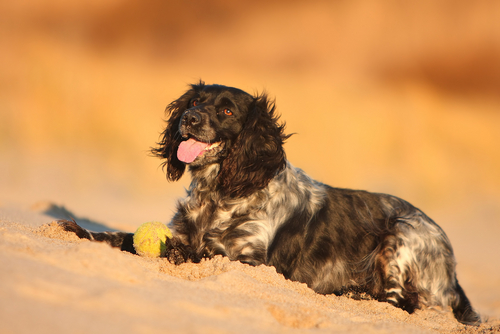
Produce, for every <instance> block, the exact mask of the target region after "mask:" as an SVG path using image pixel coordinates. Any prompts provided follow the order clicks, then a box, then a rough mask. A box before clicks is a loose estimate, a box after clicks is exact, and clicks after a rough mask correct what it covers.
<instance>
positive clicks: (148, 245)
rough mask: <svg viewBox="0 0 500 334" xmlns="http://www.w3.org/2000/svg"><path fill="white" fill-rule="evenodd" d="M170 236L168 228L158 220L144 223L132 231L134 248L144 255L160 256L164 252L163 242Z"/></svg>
mask: <svg viewBox="0 0 500 334" xmlns="http://www.w3.org/2000/svg"><path fill="white" fill-rule="evenodd" d="M167 238H172V232H170V229H169V228H168V227H167V226H166V225H165V224H162V223H159V222H148V223H144V224H142V225H141V226H139V228H138V229H137V231H135V233H134V238H133V239H134V248H135V251H136V252H137V254H139V255H140V256H145V257H160V256H162V255H164V254H165V250H166V246H165V242H166V241H167Z"/></svg>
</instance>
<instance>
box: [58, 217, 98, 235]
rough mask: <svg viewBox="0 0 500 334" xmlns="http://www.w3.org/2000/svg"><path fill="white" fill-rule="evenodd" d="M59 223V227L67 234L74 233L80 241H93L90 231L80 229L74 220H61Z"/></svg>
mask: <svg viewBox="0 0 500 334" xmlns="http://www.w3.org/2000/svg"><path fill="white" fill-rule="evenodd" d="M57 223H58V224H59V226H61V227H62V228H63V229H64V230H65V231H66V232H73V233H75V234H76V235H77V237H79V238H80V239H89V240H91V239H92V237H91V235H90V233H89V231H87V230H85V229H83V228H82V227H80V226H79V225H78V224H77V223H76V222H75V221H74V220H65V219H61V220H58V221H57Z"/></svg>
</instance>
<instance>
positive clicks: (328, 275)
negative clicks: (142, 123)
mask: <svg viewBox="0 0 500 334" xmlns="http://www.w3.org/2000/svg"><path fill="white" fill-rule="evenodd" d="M228 106H229V107H230V108H231V113H227V114H230V115H225V114H224V115H223V114H222V113H221V110H223V108H226V109H227V108H229V107H228ZM224 110H225V109H224ZM187 114H189V117H190V119H187V118H186V115H187ZM167 115H168V116H169V119H168V120H167V126H166V129H165V131H164V132H163V134H162V138H161V141H160V143H159V146H158V147H157V148H155V149H153V153H154V154H155V155H157V156H159V157H160V158H162V159H164V166H165V167H166V171H167V178H168V179H169V180H171V181H176V180H178V179H179V178H180V177H181V176H182V175H183V173H184V171H185V168H186V167H188V169H189V171H190V172H191V176H192V182H191V185H190V187H189V189H188V190H187V196H186V197H185V198H183V199H181V200H180V201H179V203H178V206H177V212H176V214H175V215H174V217H173V218H172V221H171V223H170V227H171V228H172V230H173V232H174V238H173V239H172V240H171V241H170V245H168V246H169V247H170V251H169V252H168V253H167V257H168V258H169V260H170V261H172V262H174V263H182V262H184V261H193V262H197V261H200V260H201V259H202V258H211V257H213V256H215V255H218V254H221V255H224V256H227V257H229V259H231V260H234V261H241V262H244V263H248V264H251V265H260V264H265V265H271V266H274V267H276V270H277V271H278V272H279V273H282V274H283V275H284V276H285V277H286V278H288V279H291V280H294V281H299V282H304V283H306V284H307V285H308V286H309V287H310V288H312V289H314V290H315V291H316V292H318V293H323V294H330V293H335V294H343V293H349V294H350V295H353V294H357V293H359V294H360V295H363V294H364V295H366V294H368V295H370V296H371V297H372V298H376V299H378V300H380V301H386V302H389V303H391V304H393V305H395V306H397V307H400V308H402V309H405V310H407V311H408V312H410V313H411V312H413V311H414V310H415V309H417V308H422V307H441V308H444V309H446V308H448V307H450V306H451V308H452V309H453V312H454V314H455V317H456V318H457V319H458V320H459V321H461V322H463V323H467V324H477V323H479V321H480V318H479V315H478V314H477V313H475V312H474V311H473V309H472V307H471V305H470V302H469V300H468V299H467V297H466V295H465V293H464V292H463V290H462V288H461V287H460V285H459V284H458V281H457V279H456V273H455V258H454V255H453V250H452V247H451V244H450V242H449V240H448V238H447V236H446V234H445V233H444V232H443V230H442V229H441V228H440V227H439V226H438V225H436V224H435V223H434V221H432V220H431V219H430V218H429V217H427V216H426V215H425V214H424V213H423V212H422V211H420V210H419V209H417V208H415V207H414V206H412V205H411V204H409V203H408V202H406V201H404V200H402V199H399V198H397V197H394V196H390V195H386V194H377V193H370V192H366V191H358V190H349V189H339V188H332V187H330V186H328V185H325V184H322V183H320V182H318V181H315V180H313V179H311V178H310V177H309V176H307V174H305V173H304V172H303V171H302V170H300V169H298V168H295V167H293V166H292V165H291V164H290V163H289V162H288V161H287V160H286V156H285V153H284V150H283V143H284V141H285V140H286V139H287V138H288V136H287V135H285V134H284V133H283V130H284V125H281V124H279V122H278V117H277V116H276V115H275V114H274V104H273V103H271V102H269V100H268V99H267V97H266V96H265V95H260V96H251V95H249V94H247V93H245V92H243V91H241V90H238V89H236V88H230V87H225V86H220V85H205V84H204V83H199V84H196V85H192V86H191V88H190V89H189V90H188V91H187V92H186V93H185V94H184V95H182V96H181V97H180V98H179V99H178V100H176V101H174V102H172V103H171V104H170V105H169V107H168V108H167ZM193 115H194V116H193ZM193 117H194V118H193ZM191 119H193V120H197V121H196V122H194V121H192V122H191V121H190V120H191ZM186 138H196V139H197V140H199V141H204V142H207V143H215V142H220V143H221V145H220V146H218V148H217V150H216V151H213V152H209V153H206V154H204V155H200V156H198V157H197V158H196V160H195V161H194V162H192V163H191V164H189V165H186V164H184V163H183V162H181V161H179V159H178V158H177V148H178V146H179V144H180V143H181V142H182V141H183V140H186ZM66 227H67V229H68V230H74V231H75V232H76V233H77V234H78V235H79V236H81V237H85V238H89V239H90V238H94V239H95V240H100V241H106V242H108V243H110V244H113V245H115V246H116V245H118V246H120V240H122V239H123V241H124V242H125V239H126V238H122V239H119V235H120V234H119V233H118V234H109V233H108V234H104V233H90V237H89V236H88V235H87V234H85V232H86V231H85V232H84V231H82V230H83V229H81V228H80V230H78V227H75V224H71V222H69V223H67V225H66ZM87 233H88V232H87ZM113 235H115V236H116V238H115V239H113V238H112V236H113ZM121 235H122V237H123V236H124V234H121ZM127 240H130V236H129V237H128V239H127ZM121 247H122V249H127V247H124V246H123V245H122V246H121Z"/></svg>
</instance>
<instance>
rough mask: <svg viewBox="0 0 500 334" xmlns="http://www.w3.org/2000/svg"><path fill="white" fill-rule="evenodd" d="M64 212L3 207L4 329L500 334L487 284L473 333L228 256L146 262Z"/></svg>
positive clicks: (441, 314)
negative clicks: (70, 229) (100, 239)
mask: <svg viewBox="0 0 500 334" xmlns="http://www.w3.org/2000/svg"><path fill="white" fill-rule="evenodd" d="M44 212H45V213H44ZM64 214H65V212H64V210H63V209H61V208H58V207H55V206H50V204H47V203H45V204H43V205H37V206H35V207H34V209H22V208H14V207H1V208H0V268H1V270H0V281H1V282H2V283H1V285H0V324H1V329H2V330H1V332H2V333H31V332H36V333H70V332H71V333H89V332H91V333H123V332H127V333H160V332H162V333H172V332H182V333H236V332H238V333H285V332H294V333H298V332H300V333H302V332H311V333H312V332H314V333H331V332H349V333H395V332H401V333H403V332H404V333H444V332H447V333H449V332H452V333H493V332H499V331H500V319H499V317H498V316H499V315H500V305H498V302H496V305H495V304H494V303H492V302H488V301H487V300H485V299H483V300H482V303H481V298H479V296H480V293H478V291H480V292H484V293H487V294H490V295H491V294H493V295H495V296H496V297H498V295H499V290H500V288H499V286H498V285H497V286H496V287H494V289H493V291H491V290H492V286H490V285H489V284H488V282H490V281H485V282H486V283H485V284H483V285H481V283H477V282H476V286H475V288H474V289H471V290H472V293H469V296H470V297H471V300H472V302H473V303H474V306H475V307H476V308H477V309H478V310H479V311H480V312H481V313H482V316H483V317H484V318H485V320H486V322H485V323H484V324H483V325H481V326H480V327H468V326H464V325H462V324H460V323H458V322H457V321H456V320H455V319H454V318H453V315H452V314H451V313H450V312H446V311H439V310H425V311H417V312H416V313H415V314H412V315H409V314H408V313H406V312H404V311H402V310H400V309H397V308H394V307H392V306H391V305H389V304H387V303H380V302H377V301H373V300H362V301H356V300H353V299H349V298H347V297H337V296H332V295H327V296H324V295H318V294H316V293H314V292H313V291H312V290H310V289H309V288H307V286H306V285H305V284H301V283H297V282H291V281H289V280H286V279H284V278H283V277H282V276H281V275H279V274H277V273H276V271H275V269H274V268H273V267H266V266H259V267H250V266H248V265H244V264H241V263H239V262H230V261H229V260H228V259H227V258H222V257H217V258H215V259H213V260H210V261H205V262H202V263H200V264H184V265H180V266H175V265H172V264H170V263H168V262H167V261H165V260H164V259H147V258H142V257H139V256H136V255H132V254H129V253H126V252H121V251H119V250H117V249H113V248H111V247H108V246H107V245H105V244H101V243H94V242H89V241H86V240H85V241H84V240H79V239H78V238H77V237H75V236H74V235H72V234H70V233H66V232H64V231H62V230H60V228H59V227H58V225H57V224H56V223H54V222H52V221H54V219H55V218H57V217H58V216H59V217H60V216H64ZM81 223H82V224H83V225H84V226H86V227H91V228H92V227H93V228H94V229H95V230H99V229H103V228H104V229H105V228H106V227H105V226H99V225H94V226H92V222H89V221H82V222H81ZM460 246H461V245H455V247H460ZM464 267H467V266H462V267H461V269H466V268H464ZM463 271H464V270H462V273H463ZM459 274H460V273H459ZM468 274H469V275H464V276H473V277H478V278H481V277H484V276H485V275H489V273H487V272H474V273H468ZM497 279H498V277H497ZM478 282H481V280H478ZM467 285H468V283H466V286H465V289H466V290H467V288H468V286H467ZM478 300H479V302H478ZM496 300H498V299H496ZM483 310H487V311H486V312H484V311H483Z"/></svg>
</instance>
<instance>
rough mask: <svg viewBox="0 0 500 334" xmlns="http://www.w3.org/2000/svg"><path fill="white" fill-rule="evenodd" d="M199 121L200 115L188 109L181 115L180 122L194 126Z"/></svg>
mask: <svg viewBox="0 0 500 334" xmlns="http://www.w3.org/2000/svg"><path fill="white" fill-rule="evenodd" d="M200 123H201V115H200V114H199V113H197V112H196V111H194V110H188V111H186V112H185V113H184V115H182V124H184V125H189V126H194V125H198V124H200Z"/></svg>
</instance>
